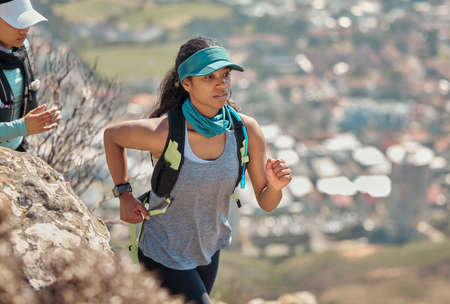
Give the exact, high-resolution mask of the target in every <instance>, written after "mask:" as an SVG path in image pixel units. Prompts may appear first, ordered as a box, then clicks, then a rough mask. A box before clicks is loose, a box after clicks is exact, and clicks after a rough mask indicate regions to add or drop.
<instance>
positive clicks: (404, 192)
mask: <svg viewBox="0 0 450 304" xmlns="http://www.w3.org/2000/svg"><path fill="white" fill-rule="evenodd" d="M387 156H388V158H389V159H390V161H391V162H392V172H391V180H392V191H391V195H390V196H389V199H388V204H387V209H388V211H389V214H390V217H391V227H392V230H393V233H394V235H395V236H396V237H397V238H398V239H399V240H404V241H407V240H410V239H411V238H412V237H413V236H414V235H415V233H416V230H417V229H416V227H417V224H418V223H419V222H420V221H421V220H423V219H424V218H425V216H426V207H427V205H428V197H427V195H428V186H429V184H430V180H431V169H430V163H431V162H432V160H433V158H434V153H433V152H432V151H431V150H430V149H428V148H426V147H424V146H421V145H419V144H417V143H405V144H402V145H396V146H393V147H390V148H389V149H388V150H387Z"/></svg>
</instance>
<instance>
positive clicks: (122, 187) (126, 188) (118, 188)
mask: <svg viewBox="0 0 450 304" xmlns="http://www.w3.org/2000/svg"><path fill="white" fill-rule="evenodd" d="M131 191H133V189H132V188H131V185H130V183H122V184H118V185H115V186H114V188H113V189H112V193H113V194H114V197H118V196H120V195H121V194H122V193H124V192H131Z"/></svg>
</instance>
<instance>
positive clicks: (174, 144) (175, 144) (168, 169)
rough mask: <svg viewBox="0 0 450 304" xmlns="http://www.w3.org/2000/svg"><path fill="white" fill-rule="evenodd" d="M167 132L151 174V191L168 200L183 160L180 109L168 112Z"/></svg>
mask: <svg viewBox="0 0 450 304" xmlns="http://www.w3.org/2000/svg"><path fill="white" fill-rule="evenodd" d="M168 116H169V134H168V135H167V140H166V144H165V146H164V151H163V153H162V154H161V157H160V158H159V159H158V161H157V163H156V165H155V169H154V170H153V174H152V191H153V192H154V193H155V194H156V195H158V196H160V197H164V198H166V199H169V200H170V201H172V200H173V198H172V197H171V196H170V193H171V192H172V189H173V187H174V186H175V183H176V181H177V178H178V175H179V174H180V168H181V166H182V165H183V161H184V138H185V133H186V132H185V128H184V124H185V119H184V116H183V112H182V111H181V109H174V110H170V111H169V112H168Z"/></svg>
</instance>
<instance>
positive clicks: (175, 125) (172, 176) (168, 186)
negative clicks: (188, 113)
mask: <svg viewBox="0 0 450 304" xmlns="http://www.w3.org/2000/svg"><path fill="white" fill-rule="evenodd" d="M168 119H169V133H168V135H167V140H166V144H165V146H164V151H163V153H162V154H161V156H160V157H159V159H158V161H157V162H156V165H155V168H154V170H153V174H152V182H151V183H152V191H147V192H146V193H144V194H143V195H141V196H139V197H138V200H139V201H140V202H141V203H142V204H143V205H144V207H145V209H147V204H148V203H149V201H150V195H151V193H152V192H153V193H155V194H156V195H158V196H160V197H163V198H164V199H165V201H166V206H165V207H164V208H161V209H157V210H149V211H148V215H149V216H154V215H158V214H162V213H165V212H166V210H167V208H168V207H169V205H170V204H171V203H172V201H173V200H174V198H173V197H172V196H171V195H170V193H171V192H172V189H173V187H174V186H175V183H176V181H177V179H178V175H179V174H180V169H181V166H182V165H183V161H184V137H185V134H186V132H185V131H186V130H185V127H184V124H185V120H184V116H183V112H182V111H181V109H174V110H170V111H169V112H168ZM144 222H145V220H144ZM144 222H142V224H140V225H139V227H137V226H136V224H130V245H129V247H128V249H129V250H130V251H131V257H132V259H133V262H134V263H136V264H138V263H139V259H138V246H139V244H138V243H139V240H140V238H141V232H142V227H143V225H144ZM136 232H137V236H136Z"/></svg>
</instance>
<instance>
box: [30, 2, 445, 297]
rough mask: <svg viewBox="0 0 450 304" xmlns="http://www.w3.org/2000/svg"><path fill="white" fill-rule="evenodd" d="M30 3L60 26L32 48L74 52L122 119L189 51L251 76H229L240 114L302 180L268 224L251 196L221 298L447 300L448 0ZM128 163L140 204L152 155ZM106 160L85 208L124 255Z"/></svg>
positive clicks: (42, 33) (44, 29)
mask: <svg viewBox="0 0 450 304" xmlns="http://www.w3.org/2000/svg"><path fill="white" fill-rule="evenodd" d="M33 3H34V5H35V7H36V8H37V9H38V10H39V11H41V12H42V13H43V14H44V15H45V16H47V17H48V19H49V22H48V23H46V24H42V25H39V26H37V27H36V28H35V29H34V31H33V44H34V45H39V49H40V50H42V49H47V50H52V49H59V50H61V49H64V50H69V51H70V52H71V53H73V54H74V56H76V57H77V58H80V60H81V62H82V65H83V66H84V67H85V68H86V69H91V68H92V67H94V66H95V70H96V73H95V75H94V77H96V78H97V79H110V80H111V79H114V80H115V81H116V82H117V84H118V85H119V86H120V91H121V92H120V96H119V97H118V98H117V99H115V101H114V102H115V104H114V107H115V111H116V112H117V113H119V115H120V119H134V118H143V117H145V116H146V115H148V114H149V113H150V112H151V110H152V108H153V106H154V103H155V101H156V99H157V95H158V88H159V83H160V81H161V79H162V77H163V76H164V74H165V73H166V72H167V71H168V69H169V68H171V67H172V66H173V64H174V60H175V56H176V54H177V52H178V48H179V46H180V45H181V44H182V43H183V42H185V41H186V40H188V39H190V38H192V37H195V36H198V35H202V36H208V37H212V38H215V39H217V40H219V41H220V42H221V43H222V44H223V45H224V46H225V47H226V48H227V49H228V50H229V53H230V55H231V58H232V60H233V61H235V62H237V63H239V64H241V65H243V66H244V67H245V68H246V71H245V72H244V73H233V74H232V81H233V101H234V102H236V103H237V104H238V106H239V108H240V111H242V112H243V113H246V114H249V115H252V116H254V117H255V118H256V119H257V121H258V122H259V123H260V125H261V127H262V129H263V132H264V135H265V137H266V141H267V145H268V150H269V153H270V155H271V156H272V157H276V158H282V159H285V160H286V161H287V162H288V163H289V164H290V166H291V168H292V170H293V176H294V178H293V180H292V182H291V184H290V185H289V187H287V188H286V189H285V191H284V193H283V194H284V196H283V200H282V202H281V204H280V206H279V208H277V209H276V210H275V211H273V212H271V213H266V212H264V211H262V210H261V209H259V207H258V206H257V203H256V200H255V198H254V194H253V190H252V188H251V183H247V187H246V189H245V190H243V191H240V192H239V196H240V198H241V200H242V202H243V207H242V208H241V209H237V208H235V207H234V205H233V207H232V211H231V213H232V214H231V218H232V225H233V226H234V234H233V245H232V248H231V249H229V250H228V249H227V250H225V252H224V254H223V255H222V266H221V272H220V274H219V279H218V286H217V287H216V289H215V293H214V295H215V297H216V298H218V299H224V300H226V301H227V302H229V303H243V301H244V300H245V299H249V298H252V297H266V298H276V297H277V296H278V295H280V294H282V293H284V292H290V291H295V290H310V291H312V292H313V293H315V294H316V295H317V297H318V300H319V303H430V304H431V303H449V302H450V291H449V290H448V286H449V285H448V284H450V279H449V278H450V239H449V237H450V204H449V202H450V191H449V189H450V82H449V80H450V2H449V1H448V0H430V1H418V0H415V1H413V0H396V1H394V0H379V1H376V0H372V1H369V0H361V1H358V0H346V1H343V0H333V1H331V0H308V1H306V0H273V1H268V0H267V1H265V0H228V1H227V0H222V1H219V0H215V1H177V0H166V1H164V0H159V1H156V0H155V1H151V0H129V1H119V0H76V1H66V0H55V1H50V0H35V1H34V2H33ZM36 58H39V56H38V54H37V55H36ZM37 65H38V66H39V60H38V61H37ZM73 79H74V78H73ZM73 79H72V80H73ZM73 81H76V80H73ZM103 93H104V94H107V92H106V93H105V92H103ZM72 106H74V107H76V105H72ZM81 110H83V109H81ZM111 122H113V121H111ZM90 135H92V137H95V145H94V146H92V147H91V149H92V150H93V151H91V152H92V153H91V154H88V155H87V156H86V157H87V158H90V157H93V155H98V154H100V155H101V153H99V152H101V151H102V150H103V146H102V135H103V134H102V133H101V132H99V133H98V134H90ZM128 156H129V167H130V175H131V176H132V177H133V179H132V184H133V186H134V189H135V190H134V192H135V193H136V194H140V193H142V192H144V191H146V190H148V188H149V187H150V175H151V172H152V167H151V165H150V157H149V154H148V153H142V152H135V151H129V155H128ZM95 162H96V163H97V164H98V168H99V169H98V170H95V171H92V172H89V174H90V176H91V177H93V179H92V182H91V183H90V184H89V186H88V187H86V188H85V189H82V190H83V191H80V193H79V194H80V195H81V197H82V199H83V200H84V202H85V203H86V204H87V205H88V206H89V207H91V209H92V210H94V212H95V214H96V215H97V216H99V217H100V218H102V219H103V220H104V221H105V222H106V223H107V224H108V227H109V228H110V231H111V233H112V244H113V246H114V247H115V249H116V251H117V252H118V253H119V254H121V255H125V254H128V253H127V241H128V226H127V225H124V224H122V223H120V221H119V213H118V200H114V199H110V197H111V195H110V191H111V188H112V186H113V185H112V180H111V178H110V177H109V175H108V171H107V167H106V162H105V159H104V156H103V155H101V156H100V157H99V158H96V159H95ZM82 165H83V164H82V163H81V164H80V166H82ZM69 177H70V175H69ZM282 282H284V283H282ZM369 287H370V288H369ZM383 295H384V296H383ZM236 299H239V300H236Z"/></svg>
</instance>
